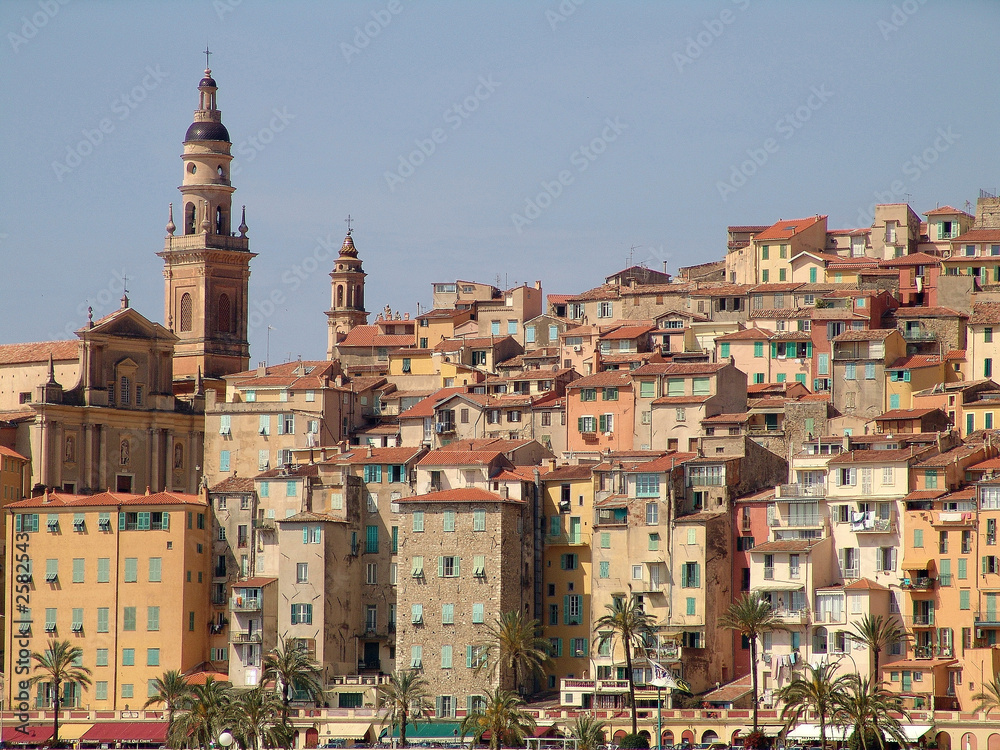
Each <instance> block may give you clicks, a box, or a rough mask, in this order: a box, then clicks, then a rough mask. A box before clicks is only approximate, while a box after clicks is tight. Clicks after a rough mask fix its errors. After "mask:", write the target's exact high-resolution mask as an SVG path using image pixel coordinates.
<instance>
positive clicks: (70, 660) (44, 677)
mask: <svg viewBox="0 0 1000 750" xmlns="http://www.w3.org/2000/svg"><path fill="white" fill-rule="evenodd" d="M31 658H32V659H33V660H34V662H35V669H34V671H35V672H36V673H37V674H35V675H34V676H33V677H31V678H30V679H29V680H28V684H29V685H37V684H38V683H42V684H44V685H48V686H50V688H51V689H52V708H53V715H52V747H59V691H60V688H61V687H62V686H63V685H74V686H75V685H79V686H80V687H82V688H86V687H90V682H91V680H90V675H91V674H92V673H91V671H90V669H88V668H87V667H85V666H83V665H82V664H80V660H81V659H82V658H83V649H82V648H80V647H79V646H74V645H73V644H72V643H70V642H69V641H57V640H54V639H53V640H50V641H49V643H48V647H47V648H46V649H45V650H44V651H36V652H34V653H33V654H32V655H31Z"/></svg>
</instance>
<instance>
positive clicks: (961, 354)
mask: <svg viewBox="0 0 1000 750" xmlns="http://www.w3.org/2000/svg"><path fill="white" fill-rule="evenodd" d="M944 358H945V360H955V359H965V349H952V350H951V351H949V352H948V353H947V354H945V355H944Z"/></svg>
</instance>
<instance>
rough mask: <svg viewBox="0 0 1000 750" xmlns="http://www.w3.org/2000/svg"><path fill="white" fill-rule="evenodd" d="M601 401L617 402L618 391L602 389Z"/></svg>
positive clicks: (615, 389)
mask: <svg viewBox="0 0 1000 750" xmlns="http://www.w3.org/2000/svg"><path fill="white" fill-rule="evenodd" d="M601 399H602V400H603V401H617V400H618V389H617V388H602V389H601Z"/></svg>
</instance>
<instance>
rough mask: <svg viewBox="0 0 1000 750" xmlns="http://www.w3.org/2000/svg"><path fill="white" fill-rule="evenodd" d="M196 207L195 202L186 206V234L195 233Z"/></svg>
mask: <svg viewBox="0 0 1000 750" xmlns="http://www.w3.org/2000/svg"><path fill="white" fill-rule="evenodd" d="M194 219H195V208H194V204H193V203H188V204H187V205H185V206H184V234H194Z"/></svg>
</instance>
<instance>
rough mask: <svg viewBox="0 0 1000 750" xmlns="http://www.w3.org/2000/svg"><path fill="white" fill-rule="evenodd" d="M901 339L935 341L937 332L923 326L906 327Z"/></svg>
mask: <svg viewBox="0 0 1000 750" xmlns="http://www.w3.org/2000/svg"><path fill="white" fill-rule="evenodd" d="M903 339H904V340H906V341H937V332H935V331H928V330H926V329H923V328H907V329H904V331H903Z"/></svg>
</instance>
